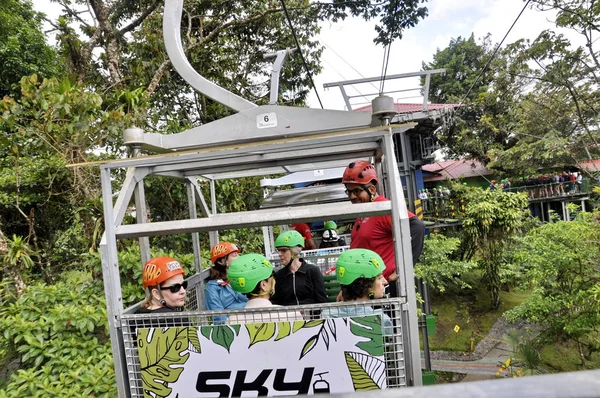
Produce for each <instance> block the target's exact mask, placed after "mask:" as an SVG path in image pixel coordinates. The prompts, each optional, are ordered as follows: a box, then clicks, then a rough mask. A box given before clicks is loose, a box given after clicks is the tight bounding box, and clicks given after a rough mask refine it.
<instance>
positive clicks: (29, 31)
mask: <svg viewBox="0 0 600 398" xmlns="http://www.w3.org/2000/svg"><path fill="white" fill-rule="evenodd" d="M41 22H42V15H41V14H40V13H38V12H35V11H33V10H32V5H31V1H30V0H4V1H2V2H1V3H0V65H2V69H1V70H0V99H2V98H3V97H4V96H5V95H10V96H19V95H20V91H19V89H20V84H19V81H20V80H21V77H23V76H28V75H31V74H33V73H36V74H38V75H39V76H41V77H53V76H57V74H58V71H59V67H58V65H59V63H58V62H57V59H56V54H55V51H54V50H53V49H52V48H51V47H50V46H49V45H47V44H46V41H45V39H44V34H43V33H42V31H41Z"/></svg>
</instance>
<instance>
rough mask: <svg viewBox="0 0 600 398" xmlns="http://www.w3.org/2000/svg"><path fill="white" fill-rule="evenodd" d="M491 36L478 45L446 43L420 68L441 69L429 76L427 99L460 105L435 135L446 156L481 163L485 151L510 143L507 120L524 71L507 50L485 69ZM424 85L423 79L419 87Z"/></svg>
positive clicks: (469, 41) (472, 41)
mask: <svg viewBox="0 0 600 398" xmlns="http://www.w3.org/2000/svg"><path fill="white" fill-rule="evenodd" d="M492 47H493V46H492V42H491V37H490V36H489V35H488V36H486V37H484V38H483V39H481V43H480V44H479V43H477V42H476V41H475V38H474V36H473V35H471V37H470V38H469V39H463V38H461V37H458V38H457V39H451V41H450V43H449V45H448V47H447V48H445V49H443V50H438V51H437V52H436V54H434V56H433V61H432V62H431V63H428V64H425V63H423V69H424V70H430V69H439V68H445V69H446V74H444V75H439V74H438V75H433V76H432V77H431V84H430V95H431V97H430V98H431V100H432V101H435V102H438V103H462V104H464V106H463V107H461V108H459V109H457V111H456V123H455V126H453V127H452V128H451V129H449V130H448V131H446V132H443V133H442V134H441V135H438V138H439V139H440V141H441V142H442V144H444V145H446V146H447V147H449V148H450V149H451V156H467V157H469V158H474V159H479V160H481V161H483V162H485V163H487V162H488V161H490V159H491V157H490V155H489V153H488V152H489V151H491V150H494V149H495V150H504V149H507V148H510V147H511V146H512V145H513V144H514V137H513V136H512V134H511V133H512V131H511V130H512V124H513V119H512V116H513V114H514V112H515V111H516V109H517V108H516V105H517V104H518V100H519V98H520V95H521V93H522V91H523V90H524V88H525V87H524V86H523V84H522V81H521V80H522V79H521V78H520V77H519V72H520V69H523V68H526V65H524V64H523V63H522V62H520V60H518V59H514V58H513V57H511V56H510V53H508V52H500V53H498V54H497V55H496V57H495V59H494V61H493V62H492V63H491V64H490V66H489V67H488V69H486V70H484V67H485V65H486V64H487V63H488V61H489V60H490V58H491V55H492V52H493V51H492ZM423 82H424V81H423V80H422V83H423Z"/></svg>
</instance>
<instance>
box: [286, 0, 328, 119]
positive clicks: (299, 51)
mask: <svg viewBox="0 0 600 398" xmlns="http://www.w3.org/2000/svg"><path fill="white" fill-rule="evenodd" d="M281 7H282V8H283V12H284V13H285V18H286V19H287V21H288V24H289V25H290V29H291V30H292V35H293V36H294V41H295V42H296V47H297V48H298V53H299V54H300V58H301V59H302V64H303V65H304V69H306V73H307V74H308V79H309V80H310V84H312V86H313V89H314V90H315V94H317V99H318V100H319V105H321V109H323V103H322V102H321V97H319V92H318V91H317V87H316V86H315V82H314V81H313V78H312V74H311V73H310V70H309V69H308V64H307V63H306V59H304V55H303V54H302V49H301V48H300V42H299V41H298V36H296V30H295V29H294V25H292V19H291V18H290V14H289V13H288V10H287V7H286V6H285V0H281Z"/></svg>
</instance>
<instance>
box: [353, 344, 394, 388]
mask: <svg viewBox="0 0 600 398" xmlns="http://www.w3.org/2000/svg"><path fill="white" fill-rule="evenodd" d="M344 357H345V359H346V364H347V365H348V371H349V372H350V377H351V378H352V384H353V385H354V390H355V391H367V390H381V389H383V388H385V363H384V362H383V361H382V360H381V359H379V358H376V357H373V356H371V355H366V354H362V353H360V352H349V351H345V352H344Z"/></svg>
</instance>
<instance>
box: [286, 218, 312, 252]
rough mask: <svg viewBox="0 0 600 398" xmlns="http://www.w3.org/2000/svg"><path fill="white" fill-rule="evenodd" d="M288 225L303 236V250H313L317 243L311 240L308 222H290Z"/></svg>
mask: <svg viewBox="0 0 600 398" xmlns="http://www.w3.org/2000/svg"><path fill="white" fill-rule="evenodd" d="M290 227H291V228H292V229H294V230H296V231H298V232H300V235H302V237H303V238H304V247H303V248H302V249H304V250H314V249H316V248H317V244H316V243H315V241H314V240H313V237H312V232H311V231H310V227H309V226H308V224H292V225H290Z"/></svg>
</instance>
